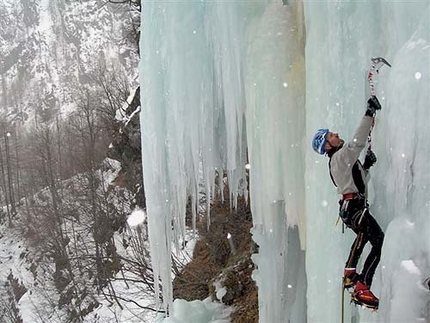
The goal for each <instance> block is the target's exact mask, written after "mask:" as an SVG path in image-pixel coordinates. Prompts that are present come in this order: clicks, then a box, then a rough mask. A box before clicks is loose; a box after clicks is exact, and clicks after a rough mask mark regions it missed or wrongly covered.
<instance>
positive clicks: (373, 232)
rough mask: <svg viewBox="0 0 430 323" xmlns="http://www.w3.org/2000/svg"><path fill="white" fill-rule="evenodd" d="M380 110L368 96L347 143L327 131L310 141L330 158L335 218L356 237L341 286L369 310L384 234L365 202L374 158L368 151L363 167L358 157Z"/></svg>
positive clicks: (375, 302)
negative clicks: (365, 250)
mask: <svg viewBox="0 0 430 323" xmlns="http://www.w3.org/2000/svg"><path fill="white" fill-rule="evenodd" d="M380 109H381V105H380V103H379V101H378V99H377V98H376V96H372V97H370V99H369V100H368V101H367V110H366V113H365V115H364V116H363V118H362V119H361V122H360V124H359V126H358V128H357V130H356V131H355V134H354V137H353V139H352V140H351V141H350V142H347V143H345V142H344V140H342V139H341V138H339V135H338V134H337V133H334V132H331V131H329V130H328V129H319V130H318V131H317V133H316V134H315V136H314V138H313V141H312V147H313V149H314V150H315V151H316V152H317V153H318V154H321V155H324V154H325V155H327V156H328V157H329V158H330V161H329V172H330V177H331V179H332V181H333V184H334V185H335V186H336V187H337V190H338V192H339V194H341V195H342V197H341V200H340V201H339V204H340V207H339V215H340V217H341V219H342V221H343V222H344V223H345V225H346V226H347V227H348V228H350V229H351V230H353V231H354V232H355V233H356V234H357V236H356V238H355V240H354V243H353V244H352V246H351V251H350V254H349V257H348V260H347V261H346V265H345V270H344V287H345V288H352V287H353V288H354V291H353V293H352V298H353V300H354V301H356V302H357V303H361V304H363V305H366V306H368V307H371V308H377V307H378V306H379V300H378V298H377V297H376V296H375V295H374V294H373V293H372V292H371V291H370V286H371V285H372V279H373V275H374V273H375V270H376V267H377V266H378V264H379V260H380V257H381V249H382V243H383V240H384V233H383V232H382V230H381V228H380V226H379V224H378V223H377V222H376V220H375V219H374V217H373V216H372V215H371V214H370V212H369V209H368V206H369V205H368V203H367V182H366V176H367V173H368V171H369V168H370V167H371V166H373V165H374V164H375V162H376V156H375V154H374V153H373V151H372V150H368V151H367V154H366V157H365V159H364V163H363V164H362V163H361V162H360V160H359V159H358V158H359V155H360V153H361V151H362V150H363V149H364V147H365V146H366V139H367V136H368V135H369V132H370V129H371V127H372V123H373V118H374V116H375V113H376V110H380ZM367 242H370V244H371V245H372V248H371V251H370V253H369V255H368V256H367V258H366V261H365V263H364V266H363V270H362V272H361V274H359V273H358V272H357V270H356V267H357V263H358V260H359V258H360V256H361V254H362V252H363V248H364V246H365V245H366V243H367Z"/></svg>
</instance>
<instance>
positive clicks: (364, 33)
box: [141, 0, 430, 323]
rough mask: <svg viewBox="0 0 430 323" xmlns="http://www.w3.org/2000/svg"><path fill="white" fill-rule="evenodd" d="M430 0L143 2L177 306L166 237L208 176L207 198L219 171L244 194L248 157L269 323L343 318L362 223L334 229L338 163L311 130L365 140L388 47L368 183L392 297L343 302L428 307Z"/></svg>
mask: <svg viewBox="0 0 430 323" xmlns="http://www.w3.org/2000/svg"><path fill="white" fill-rule="evenodd" d="M429 6H430V4H429V2H428V1H427V0H421V1H419V0H418V1H413V2H411V1H404V2H400V1H391V2H388V1H348V2H340V1H335V2H333V1H304V2H303V3H301V2H295V1H280V0H276V1H275V0H273V1H249V2H246V1H191V2H189V3H188V2H147V3H146V4H145V10H142V21H143V29H142V34H141V35H142V36H141V37H142V38H141V54H142V61H141V93H142V96H141V97H142V112H141V122H142V134H143V135H142V147H143V167H144V180H145V191H146V192H147V205H148V209H147V211H148V223H149V232H150V233H149V236H150V243H151V253H152V257H153V260H152V261H153V266H154V274H155V275H156V276H159V277H160V278H161V281H162V286H163V294H164V300H165V304H164V305H165V306H169V302H171V299H172V291H171V284H170V251H171V250H170V246H171V242H172V241H175V240H178V238H177V237H178V236H180V235H181V234H182V233H183V231H184V223H185V222H184V218H185V217H184V214H185V205H186V201H187V197H188V195H189V194H191V201H192V205H193V209H195V210H196V209H197V204H198V201H197V197H198V191H199V190H198V187H199V185H200V184H201V183H203V185H204V187H205V188H206V193H207V196H208V197H211V196H212V195H213V193H214V188H215V183H216V174H217V173H218V174H219V173H222V172H223V171H226V172H227V174H228V175H229V181H228V185H229V188H230V192H231V194H232V197H233V199H232V201H233V203H232V204H233V206H234V198H235V197H236V196H237V195H238V194H240V193H244V194H245V196H247V192H246V190H245V189H244V188H245V187H246V181H245V179H246V177H247V173H246V171H245V169H246V168H245V165H246V164H247V163H249V167H247V169H248V171H249V173H248V175H249V183H250V186H249V188H250V192H249V197H250V204H251V209H252V214H253V228H252V234H253V239H254V241H255V242H256V243H257V244H258V245H259V253H258V254H255V255H253V261H254V263H255V264H256V270H255V271H254V273H253V278H254V279H255V281H256V282H257V285H258V292H259V310H260V313H259V314H260V319H259V321H260V322H262V323H274V322H275V323H277V322H287V321H291V322H336V321H338V320H339V316H340V303H341V290H340V286H341V285H340V284H341V277H342V274H343V267H344V263H345V260H346V257H347V255H348V253H349V248H350V245H351V243H352V241H353V239H354V234H353V233H352V232H351V231H350V230H346V231H345V234H342V233H341V231H342V230H341V226H335V225H334V223H335V221H336V218H337V214H338V203H337V202H338V196H336V190H335V188H334V187H333V185H332V183H331V180H330V177H329V174H328V169H327V161H328V160H327V159H326V158H325V157H323V156H317V155H315V153H314V152H313V151H312V149H311V147H310V140H311V138H312V136H313V134H314V131H315V130H316V129H318V128H321V127H328V128H330V129H331V130H333V131H336V132H339V134H340V136H341V137H342V138H344V139H346V140H353V138H352V134H353V132H354V130H355V128H356V126H357V124H358V122H359V120H360V118H361V116H362V115H363V113H364V110H365V104H366V99H367V97H368V95H369V87H368V85H367V83H366V80H365V75H366V69H368V68H369V67H370V58H371V57H373V56H384V57H385V58H386V59H387V60H388V61H389V62H390V63H391V64H392V68H391V69H389V68H387V67H384V68H381V70H380V72H379V74H378V75H376V76H375V87H376V93H377V95H378V97H379V99H380V101H381V103H382V105H383V109H382V111H381V112H380V113H378V116H377V118H376V125H375V129H374V131H373V136H372V138H373V141H372V147H373V150H374V151H375V153H376V155H377V157H378V162H377V164H376V165H375V166H374V167H373V168H372V170H371V176H372V177H371V179H370V182H369V192H370V202H371V206H370V210H371V212H372V213H373V214H374V216H375V217H376V218H377V220H378V222H379V223H380V224H381V227H382V228H383V230H384V231H385V232H386V241H385V243H384V247H383V254H382V260H381V266H380V267H379V268H378V270H377V272H376V276H375V280H374V284H373V285H372V290H373V291H374V292H375V294H376V295H378V296H380V297H381V306H380V310H379V311H378V313H371V312H370V311H367V310H357V309H356V308H354V307H351V306H346V313H345V316H346V322H414V321H417V320H428V319H429V318H430V314H429V309H428V293H426V292H425V291H424V290H422V289H420V288H419V287H418V285H419V282H420V281H422V279H424V278H425V277H427V276H430V237H429V236H430V235H429V232H430V223H429V222H430V219H429V213H430V162H429V160H430V145H429V144H428V138H430V127H429V124H430V109H429V102H430V97H429V93H430V83H429V73H430V61H429V57H430V51H429V40H430V37H429V33H430V22H429V16H430V8H429ZM305 31H306V32H305ZM200 170H202V172H200ZM206 201H207V202H208V203H209V202H210V198H208V199H207V200H206ZM209 209H210V204H207V210H208V211H209ZM411 223H413V225H411ZM367 252H368V250H367V249H365V251H364V254H366V253H367ZM402 261H410V262H406V264H409V265H411V264H412V263H413V264H414V268H416V270H413V271H412V272H411V270H410V269H411V267H408V265H406V267H405V263H402ZM170 306H171V307H172V305H171V303H170ZM175 311H176V309H174V308H173V312H175Z"/></svg>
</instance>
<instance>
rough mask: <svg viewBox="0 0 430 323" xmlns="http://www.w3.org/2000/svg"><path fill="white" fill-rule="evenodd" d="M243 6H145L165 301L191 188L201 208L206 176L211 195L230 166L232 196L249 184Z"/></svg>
mask: <svg viewBox="0 0 430 323" xmlns="http://www.w3.org/2000/svg"><path fill="white" fill-rule="evenodd" d="M240 12H241V11H240V10H237V5H235V3H232V2H229V1H227V2H226V1H219V2H213V1H208V2H204V1H201V2H195V1H190V2H189V3H187V2H186V1H180V2H175V1H173V2H172V1H168V2H166V1H164V2H163V1H160V2H156V1H149V2H144V6H143V8H142V33H141V67H140V80H141V102H142V112H141V116H140V120H141V129H142V157H143V158H142V163H143V174H144V175H143V176H144V184H145V192H146V204H147V214H148V225H149V240H150V248H151V250H150V251H151V258H152V265H153V270H154V276H155V277H156V278H158V277H159V278H160V281H161V284H162V292H163V302H164V304H163V305H164V308H166V309H167V308H170V309H171V301H172V286H171V268H170V267H171V262H170V259H171V258H170V255H171V245H172V242H173V241H175V242H177V241H180V240H181V236H182V235H183V234H184V230H185V208H186V202H187V199H188V196H191V197H192V201H193V210H196V208H197V206H196V205H197V203H198V193H199V185H201V184H202V183H204V185H205V187H206V194H207V200H208V201H210V196H211V194H212V193H213V192H214V182H215V174H216V172H217V173H218V174H223V171H227V173H228V175H229V189H230V192H231V194H232V196H233V197H236V196H237V195H238V194H241V193H245V192H244V189H246V186H247V185H246V179H245V163H246V158H245V153H246V148H245V139H246V137H245V124H244V108H245V93H244V82H243V80H242V76H243V70H242V60H241V58H242V57H243V52H244V40H243V24H244V22H245V20H244V19H241V18H240V16H239V13H240ZM201 170H203V173H202V174H201ZM208 206H209V205H208ZM194 216H195V214H194ZM155 287H156V294H157V298H158V294H159V290H158V284H155Z"/></svg>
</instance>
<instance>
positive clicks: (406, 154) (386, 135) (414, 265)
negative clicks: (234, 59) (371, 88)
mask: <svg viewBox="0 0 430 323" xmlns="http://www.w3.org/2000/svg"><path fill="white" fill-rule="evenodd" d="M429 10H430V9H429V2H428V1H414V2H386V1H380V2H376V1H368V2H362V1H360V2H358V1H357V2H330V1H327V2H314V1H307V2H305V16H306V32H307V39H306V85H307V96H306V111H307V115H306V128H307V137H308V138H309V139H311V138H312V135H313V133H314V131H315V129H317V128H320V127H329V128H330V129H332V130H334V131H338V132H339V133H340V135H341V137H343V138H345V139H346V140H348V139H351V135H352V132H353V131H354V129H355V127H356V126H357V122H358V120H359V118H360V117H361V115H362V114H363V111H364V107H365V99H366V96H367V93H368V86H367V84H366V82H365V69H366V68H368V66H369V58H370V57H372V56H384V57H386V58H387V59H388V60H389V61H390V62H391V63H392V65H393V68H392V69H387V68H382V69H381V71H380V75H379V76H377V80H378V82H377V83H376V91H377V95H378V97H379V98H380V99H381V101H382V104H383V111H381V112H380V113H379V114H378V117H377V120H376V128H375V130H374V132H373V149H374V151H375V153H376V154H377V156H378V159H379V160H378V163H377V164H376V166H375V167H374V168H372V170H371V174H372V179H371V182H370V186H371V192H372V193H373V194H372V195H371V199H370V200H371V201H372V202H373V204H372V205H371V212H372V213H373V214H374V216H375V217H376V218H377V220H378V221H379V223H380V224H381V226H382V227H383V230H384V231H386V240H385V244H384V247H383V255H382V261H381V266H380V269H378V270H377V272H376V276H375V281H374V285H373V288H372V289H373V290H374V292H375V294H377V295H378V296H380V297H381V305H380V310H379V312H378V314H376V313H370V312H369V311H365V310H357V309H356V308H354V307H352V308H351V307H350V306H348V305H347V307H346V309H347V313H346V322H416V321H420V320H424V321H425V320H429V317H430V314H429V310H428V307H427V306H428V302H429V293H428V291H427V292H426V291H425V290H424V289H423V288H422V286H420V282H421V281H422V279H423V278H424V277H426V276H429V274H430V271H429V261H430V242H429V232H430V231H429V222H430V214H429V201H430V196H429V189H430V186H429V185H430V181H429V170H430V169H429V167H430V166H429V165H430V164H429V161H430V150H429V145H428V142H427V138H428V135H429V127H428V125H429V122H430V110H429V94H428V93H429V87H430V85H429V71H430V63H429V56H430V51H429V47H428V46H429V33H430V24H429V18H430V11H429ZM306 183H307V190H306V206H307V223H308V224H309V225H308V227H307V228H308V235H307V236H308V244H307V245H308V249H307V258H306V270H307V274H308V284H309V285H308V286H309V287H308V321H311V322H316V321H321V322H334V321H336V320H339V318H340V302H341V299H340V297H341V293H340V290H341V289H340V284H341V280H340V279H341V276H342V271H343V265H344V262H345V260H346V257H347V254H348V252H349V247H350V244H351V243H352V241H353V238H354V234H352V233H351V232H350V230H347V231H346V232H345V234H343V235H342V234H341V229H340V227H339V226H338V227H336V226H334V221H335V218H336V214H337V206H338V205H337V203H336V201H337V197H336V196H335V195H334V194H333V192H334V189H333V187H332V184H331V181H330V178H329V174H328V171H327V160H326V159H324V158H323V159H321V158H319V157H318V156H316V155H315V153H314V152H312V151H310V150H309V151H308V153H307V158H306ZM315 183H317V184H315ZM365 254H366V251H365Z"/></svg>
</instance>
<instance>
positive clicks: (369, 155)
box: [363, 150, 378, 170]
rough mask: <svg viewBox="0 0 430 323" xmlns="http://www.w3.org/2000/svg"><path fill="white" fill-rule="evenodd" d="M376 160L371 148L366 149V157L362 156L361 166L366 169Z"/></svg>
mask: <svg viewBox="0 0 430 323" xmlns="http://www.w3.org/2000/svg"><path fill="white" fill-rule="evenodd" d="M377 160H378V159H377V158H376V155H375V153H374V152H373V151H371V150H368V151H367V154H366V157H365V158H364V164H363V168H364V169H365V170H368V169H369V168H370V167H372V166H373V165H374V164H375V163H376V161H377Z"/></svg>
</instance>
